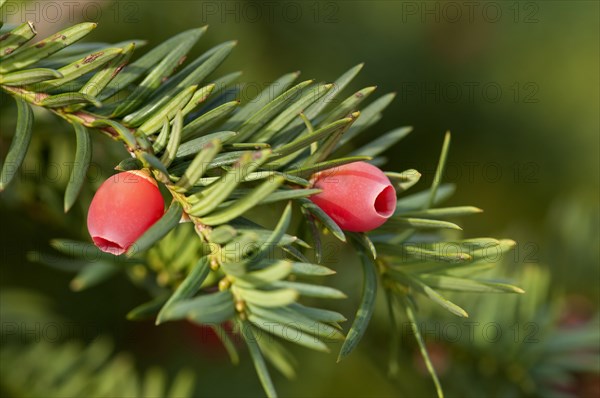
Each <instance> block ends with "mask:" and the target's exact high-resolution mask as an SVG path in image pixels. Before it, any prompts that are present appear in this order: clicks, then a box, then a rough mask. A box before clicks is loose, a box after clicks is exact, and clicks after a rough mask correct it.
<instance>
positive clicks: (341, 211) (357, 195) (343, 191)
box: [310, 162, 396, 232]
mask: <svg viewBox="0 0 600 398" xmlns="http://www.w3.org/2000/svg"><path fill="white" fill-rule="evenodd" d="M311 182H312V185H313V186H314V188H319V189H321V190H322V192H320V193H318V194H316V195H313V196H311V197H310V200H312V201H313V202H314V203H315V204H316V205H317V206H319V207H320V208H321V209H322V210H323V211H324V212H325V213H327V215H328V216H329V217H331V218H332V219H333V220H334V221H335V222H336V223H337V224H338V226H339V227H340V228H341V229H343V230H346V231H352V232H366V231H370V230H373V229H375V228H377V227H379V226H380V225H382V224H383V223H384V222H385V221H386V220H387V219H388V218H389V217H390V216H391V215H392V214H394V210H396V190H395V189H394V186H393V185H392V183H391V182H390V180H389V178H387V177H386V175H385V174H383V172H382V171H381V170H380V169H378V168H377V167H375V166H373V165H371V164H369V163H366V162H354V163H349V164H346V165H343V166H340V167H337V168H334V169H330V170H325V171H322V172H319V173H317V174H315V175H313V177H312V178H311Z"/></svg>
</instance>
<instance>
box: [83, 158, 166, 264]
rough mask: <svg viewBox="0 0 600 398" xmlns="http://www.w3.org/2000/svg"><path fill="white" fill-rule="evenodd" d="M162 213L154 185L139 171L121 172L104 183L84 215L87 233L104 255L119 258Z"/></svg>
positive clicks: (157, 192)
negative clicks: (113, 255) (106, 253)
mask: <svg viewBox="0 0 600 398" xmlns="http://www.w3.org/2000/svg"><path fill="white" fill-rule="evenodd" d="M163 213H164V200H163V197H162V195H161V193H160V190H159V189H158V186H157V184H156V181H155V180H154V179H153V178H151V177H150V175H149V174H148V173H146V172H145V171H141V170H135V171H125V172H122V173H118V174H115V175H113V176H111V177H110V178H109V179H107V180H106V181H104V182H103V183H102V185H100V188H98V191H97V192H96V194H95V195H94V198H93V199H92V203H91V204H90V208H89V211H88V218H87V225H88V231H89V233H90V235H91V237H92V240H93V241H94V244H95V245H96V246H98V248H99V249H100V250H102V251H104V252H108V253H112V254H115V255H119V254H122V253H124V252H125V251H127V249H129V247H130V246H131V245H132V244H133V243H134V242H135V241H136V240H137V239H138V238H139V237H140V236H142V234H143V233H144V232H146V230H147V229H148V228H150V227H151V226H152V224H154V223H155V222H156V221H158V219H159V218H161V216H162V215H163Z"/></svg>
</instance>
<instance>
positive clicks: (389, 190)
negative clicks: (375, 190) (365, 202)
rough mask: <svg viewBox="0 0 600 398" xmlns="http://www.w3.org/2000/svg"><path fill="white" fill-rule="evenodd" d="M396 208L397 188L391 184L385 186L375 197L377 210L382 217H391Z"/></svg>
mask: <svg viewBox="0 0 600 398" xmlns="http://www.w3.org/2000/svg"><path fill="white" fill-rule="evenodd" d="M394 210H396V190H394V187H392V186H391V185H388V186H387V187H385V188H383V190H382V191H381V192H379V195H377V198H375V211H376V212H377V214H379V215H380V216H382V217H386V218H387V217H389V216H391V215H392V214H394Z"/></svg>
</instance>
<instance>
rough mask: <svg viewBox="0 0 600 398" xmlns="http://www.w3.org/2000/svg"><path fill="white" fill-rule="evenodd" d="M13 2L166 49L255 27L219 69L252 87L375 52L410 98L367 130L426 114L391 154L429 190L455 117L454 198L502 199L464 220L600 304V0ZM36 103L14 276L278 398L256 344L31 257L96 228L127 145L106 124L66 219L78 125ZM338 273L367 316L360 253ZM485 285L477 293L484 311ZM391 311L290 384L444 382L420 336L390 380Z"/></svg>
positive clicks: (90, 316)
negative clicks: (200, 331) (149, 311)
mask: <svg viewBox="0 0 600 398" xmlns="http://www.w3.org/2000/svg"><path fill="white" fill-rule="evenodd" d="M9 3H13V5H14V6H15V7H14V8H11V9H10V10H9V11H7V10H4V11H3V13H4V15H3V16H2V17H3V19H4V20H5V21H9V22H12V23H16V22H19V21H21V20H22V19H31V20H34V22H36V26H37V28H38V31H39V32H40V37H41V36H43V35H45V34H49V33H52V32H54V31H57V30H59V29H61V28H62V27H64V26H66V25H68V24H72V23H76V22H80V21H83V20H91V21H96V22H99V27H98V28H97V29H96V31H95V32H94V33H92V35H91V36H90V38H89V40H93V41H105V42H120V41H123V40H126V39H146V40H148V41H149V45H148V46H147V47H146V48H148V47H151V46H153V45H156V44H157V43H159V42H160V41H162V40H164V39H167V38H169V37H170V36H172V35H174V34H175V33H178V32H180V31H182V30H185V29H189V28H192V27H197V26H202V25H206V24H208V25H209V30H208V32H207V33H206V34H205V35H204V36H203V38H202V39H201V41H200V44H199V45H198V46H197V47H196V48H195V50H194V51H193V52H192V54H191V56H196V55H199V54H201V53H202V52H203V51H205V50H206V49H208V48H210V47H212V46H214V45H216V44H218V43H221V42H223V41H225V40H231V39H237V40H239V43H238V45H237V48H236V49H235V50H234V52H233V54H232V55H231V56H230V57H229V58H228V60H227V61H226V62H225V64H224V65H223V66H222V67H221V68H220V69H219V74H221V75H222V74H225V73H227V72H231V71H236V70H242V71H243V75H242V78H241V79H240V80H241V81H243V82H246V83H249V87H248V89H247V90H243V91H242V100H248V98H245V97H250V96H252V95H253V94H256V92H257V90H256V87H260V88H263V87H265V86H267V85H268V84H269V83H270V82H272V81H273V80H275V79H276V78H277V77H279V76H280V75H282V74H284V73H287V72H291V71H294V70H301V71H302V77H303V78H306V79H308V78H315V79H317V80H324V81H331V80H334V79H335V78H336V77H337V76H339V75H340V74H341V73H342V72H344V71H345V70H347V69H348V68H350V67H351V66H353V65H355V64H358V63H361V62H365V67H364V69H363V71H362V72H361V74H360V75H359V76H358V78H357V79H356V80H355V81H354V82H353V83H352V87H351V89H352V90H358V89H359V88H362V87H365V86H370V85H377V86H378V90H377V92H376V94H375V95H374V96H376V95H382V94H384V93H387V92H396V93H397V97H396V100H395V101H394V102H393V104H392V105H391V106H390V107H389V108H388V110H387V111H386V112H385V117H384V118H383V119H382V120H381V121H380V122H379V123H378V125H377V126H376V128H373V129H372V130H371V131H370V133H371V135H370V136H365V137H363V138H362V139H361V140H362V141H366V140H369V139H372V138H373V137H374V136H376V135H378V134H381V133H384V132H386V131H388V130H390V129H392V128H394V127H397V126H400V125H412V126H414V132H413V133H412V134H411V135H410V136H409V137H408V138H406V139H405V140H403V141H402V142H401V143H400V144H399V145H397V146H396V147H394V148H393V149H391V150H390V151H389V152H388V153H387V156H388V158H389V163H388V164H387V165H386V167H385V169H387V170H405V169H408V168H415V169H417V170H419V171H420V172H421V173H422V174H423V175H424V177H423V180H422V182H420V183H419V186H420V187H421V188H422V189H424V188H425V187H426V186H427V185H428V184H429V183H430V182H431V179H432V175H433V172H434V167H435V164H436V162H437V156H438V154H439V150H440V147H441V142H442V138H443V133H444V132H445V131H446V130H451V131H452V139H453V141H452V147H451V152H450V157H449V161H448V162H449V163H448V169H447V173H446V181H448V182H454V183H456V184H457V185H458V190H457V194H456V195H455V196H454V197H453V198H452V199H451V201H450V203H449V204H450V205H459V204H469V205H475V206H478V207H481V208H483V209H484V210H485V212H484V213H483V214H482V215H479V216H477V217H473V218H468V219H465V220H464V221H463V222H462V225H463V227H464V230H465V235H466V236H472V237H475V236H498V237H510V238H513V239H515V240H516V241H517V242H518V245H517V248H516V251H515V255H514V259H512V260H511V261H510V264H508V268H509V269H510V268H512V269H518V268H520V267H523V266H525V265H526V264H527V263H536V264H539V265H540V266H541V267H543V268H547V269H548V270H550V273H551V275H552V279H551V280H552V291H553V292H561V293H564V294H565V295H566V297H577V300H579V301H578V302H581V301H583V302H584V303H585V304H584V306H585V307H586V308H590V309H589V312H591V313H597V310H598V299H599V297H600V295H599V284H598V282H599V281H600V273H599V241H598V238H599V233H598V231H599V227H598V225H599V221H600V220H599V218H600V217H599V181H600V178H599V177H600V176H599V170H600V167H599V148H600V143H599V137H600V124H599V111H598V110H599V109H600V104H599V87H600V82H599V70H600V68H599V66H600V65H599V12H600V9H599V3H598V2H594V1H566V0H565V1H547V2H530V1H521V2H518V1H496V2H430V1H426V2H405V1H380V0H375V1H360V0H359V1H323V2H316V1H283V2H262V3H258V2H244V1H199V0H187V1H118V2H113V1H90V2H86V1H76V2H39V1H38V2H9ZM24 3H26V4H24ZM67 3H71V4H70V5H67ZM50 5H54V6H55V8H52V7H50ZM57 10H58V11H57ZM36 19H37V20H36ZM140 51H144V49H141V50H140ZM1 98H2V105H1V106H2V120H1V124H0V127H1V128H2V133H1V135H0V144H1V150H0V153H1V155H2V157H4V156H5V154H6V151H7V150H8V145H9V143H10V138H11V136H12V130H13V128H14V117H13V116H12V115H13V114H14V105H13V104H12V102H11V101H9V100H8V98H7V97H6V96H2V97H1ZM36 118H37V120H38V122H37V125H36V127H35V129H36V130H35V132H36V135H35V138H34V142H33V146H32V148H31V149H30V152H29V154H28V157H27V160H26V163H25V167H24V171H21V172H20V174H19V175H18V177H17V181H16V182H15V184H13V185H12V186H10V187H9V188H8V189H7V190H6V191H5V192H3V193H2V194H1V195H0V211H1V224H0V225H1V238H0V241H1V242H2V260H1V265H0V267H1V268H0V271H1V280H0V283H1V286H2V288H3V289H8V288H23V289H25V288H27V289H34V290H36V291H38V292H39V293H43V294H44V295H47V296H49V297H51V298H52V301H53V302H54V303H55V310H56V311H57V312H59V313H60V314H61V315H62V316H64V317H66V318H68V319H70V320H73V321H75V322H78V323H79V324H81V325H87V326H89V327H86V328H82V329H83V331H82V332H81V333H80V334H82V336H79V337H81V338H82V339H84V340H85V339H87V340H91V339H93V338H94V337H95V335H96V334H108V335H110V336H111V337H112V338H113V339H114V340H115V341H116V343H117V346H118V348H119V349H124V350H127V351H129V352H131V353H132V354H133V356H134V357H135V361H136V363H137V364H138V365H139V367H141V368H144V367H146V366H148V365H149V364H160V365H163V366H166V367H167V368H169V369H175V368H178V367H180V366H183V365H187V366H191V367H192V368H193V369H194V370H195V371H197V373H198V379H197V381H198V386H197V387H198V391H199V394H201V395H202V396H255V395H260V394H261V389H260V386H259V383H258V381H257V380H256V377H255V375H254V373H253V370H252V368H251V364H250V363H249V361H248V358H244V359H243V360H242V364H241V365H240V366H238V367H234V366H231V365H230V364H229V363H228V359H227V358H226V356H225V355H223V353H222V352H221V351H220V349H219V347H216V348H214V347H213V348H210V347H209V348H207V346H208V344H207V343H206V342H205V343H202V342H198V341H196V342H195V341H194V337H193V332H189V331H188V330H187V329H185V330H184V329H182V327H181V325H167V326H161V327H159V328H155V327H153V326H152V325H151V323H130V322H127V321H126V320H125V319H124V315H125V314H126V313H127V311H129V310H130V309H131V308H133V307H134V306H136V305H137V304H139V303H141V302H142V301H143V300H144V299H145V298H146V295H145V293H144V292H143V291H141V290H138V289H137V288H135V287H133V286H132V285H131V284H130V283H129V282H128V281H127V280H126V279H125V278H118V279H116V280H113V281H112V282H110V284H105V285H102V286H99V287H96V288H94V289H91V290H89V291H86V292H82V293H73V292H71V291H69V289H68V283H69V279H70V276H69V275H67V274H61V273H58V272H56V271H53V270H50V269H47V268H44V267H43V266H40V265H38V264H33V263H30V262H28V261H27V259H26V252H27V251H30V250H47V248H48V241H49V240H50V239H51V238H54V237H69V238H78V239H87V235H86V230H85V222H84V220H85V218H84V216H85V208H86V207H87V204H88V203H89V200H90V198H91V193H92V192H93V188H94V186H97V185H98V184H99V183H100V182H101V180H102V178H104V177H102V176H107V175H109V174H110V167H111V166H113V165H114V164H115V162H116V161H117V160H118V159H120V158H122V157H123V153H122V152H121V149H120V148H119V146H113V145H112V143H110V142H107V140H105V139H104V138H99V139H96V141H95V149H94V152H95V157H94V162H95V164H94V172H95V173H96V174H95V176H96V178H91V177H90V179H91V182H92V184H90V185H91V186H90V189H89V190H88V192H85V193H84V195H83V196H82V198H81V200H80V205H79V208H76V209H74V211H72V213H71V214H69V215H66V216H65V215H63V214H62V211H61V209H62V202H61V200H62V199H61V195H62V192H63V191H62V190H63V189H64V186H65V181H66V178H67V175H65V174H64V173H61V170H59V169H58V170H56V171H53V170H52V169H51V168H48V165H52V164H61V163H62V162H64V161H70V159H71V158H72V156H73V153H74V152H73V151H74V142H73V137H72V134H71V132H70V131H69V129H68V128H65V124H64V123H61V122H58V121H56V120H55V119H54V118H52V117H50V116H49V115H47V114H44V113H43V112H39V113H37V112H36ZM44 165H46V167H44ZM345 268H348V269H345ZM337 270H338V274H340V275H339V276H336V278H337V279H338V280H337V281H335V282H334V283H338V285H343V286H345V287H347V288H348V289H350V293H351V294H350V295H351V297H352V298H351V299H349V300H346V301H347V302H345V303H342V304H337V306H338V307H339V309H340V310H341V311H342V312H343V313H345V314H347V315H348V316H349V317H351V315H352V313H353V309H354V308H355V305H356V303H357V300H358V298H357V291H358V289H359V281H354V278H353V276H354V275H356V274H357V273H358V268H356V266H355V264H352V263H351V262H349V263H347V264H346V263H343V262H339V264H337ZM517 283H518V281H517ZM473 297H474V296H465V297H463V301H462V302H463V303H464V304H465V308H466V309H467V310H468V309H469V304H468V303H469V300H472V299H473ZM499 299H500V298H499ZM523 300H526V296H525V297H524V298H523ZM383 318H384V316H380V317H376V318H375V321H374V323H373V326H372V328H371V329H370V330H369V331H368V332H367V334H366V342H365V343H363V344H362V346H361V347H360V348H359V350H358V351H357V352H356V354H355V355H354V356H353V357H351V358H350V359H349V360H348V361H347V362H344V363H342V364H339V365H336V364H335V358H334V356H333V355H331V356H323V355H321V354H313V353H308V352H307V351H306V350H296V351H297V353H298V355H299V358H300V361H299V363H300V366H299V371H298V380H297V381H295V382H294V381H292V382H290V381H286V380H285V379H283V378H280V377H277V378H276V382H277V384H278V386H279V388H280V390H281V393H282V395H286V396H287V395H291V396H357V397H358V396H399V395H405V396H423V395H431V394H433V389H432V387H431V385H430V381H429V380H428V379H427V376H426V375H424V374H422V372H420V371H419V367H418V366H417V365H415V363H416V362H414V360H413V355H412V353H413V351H414V346H409V347H406V348H405V349H404V351H403V352H404V354H403V355H405V358H404V359H405V361H406V362H405V365H406V366H405V368H406V369H403V371H402V372H403V373H402V374H401V377H400V379H399V380H398V381H394V380H390V379H388V378H387V377H386V375H385V361H386V358H387V357H386V347H387V345H386V344H387V339H388V338H389V336H387V335H386V332H385V331H386V327H387V326H386V323H385V322H384V319H383ZM449 361H451V359H449ZM2 366H6V364H2ZM442 383H443V384H444V385H448V386H449V387H448V388H449V391H448V392H449V394H450V395H452V393H453V390H452V382H451V381H445V380H444V379H443V378H442ZM458 391H459V390H458Z"/></svg>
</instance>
